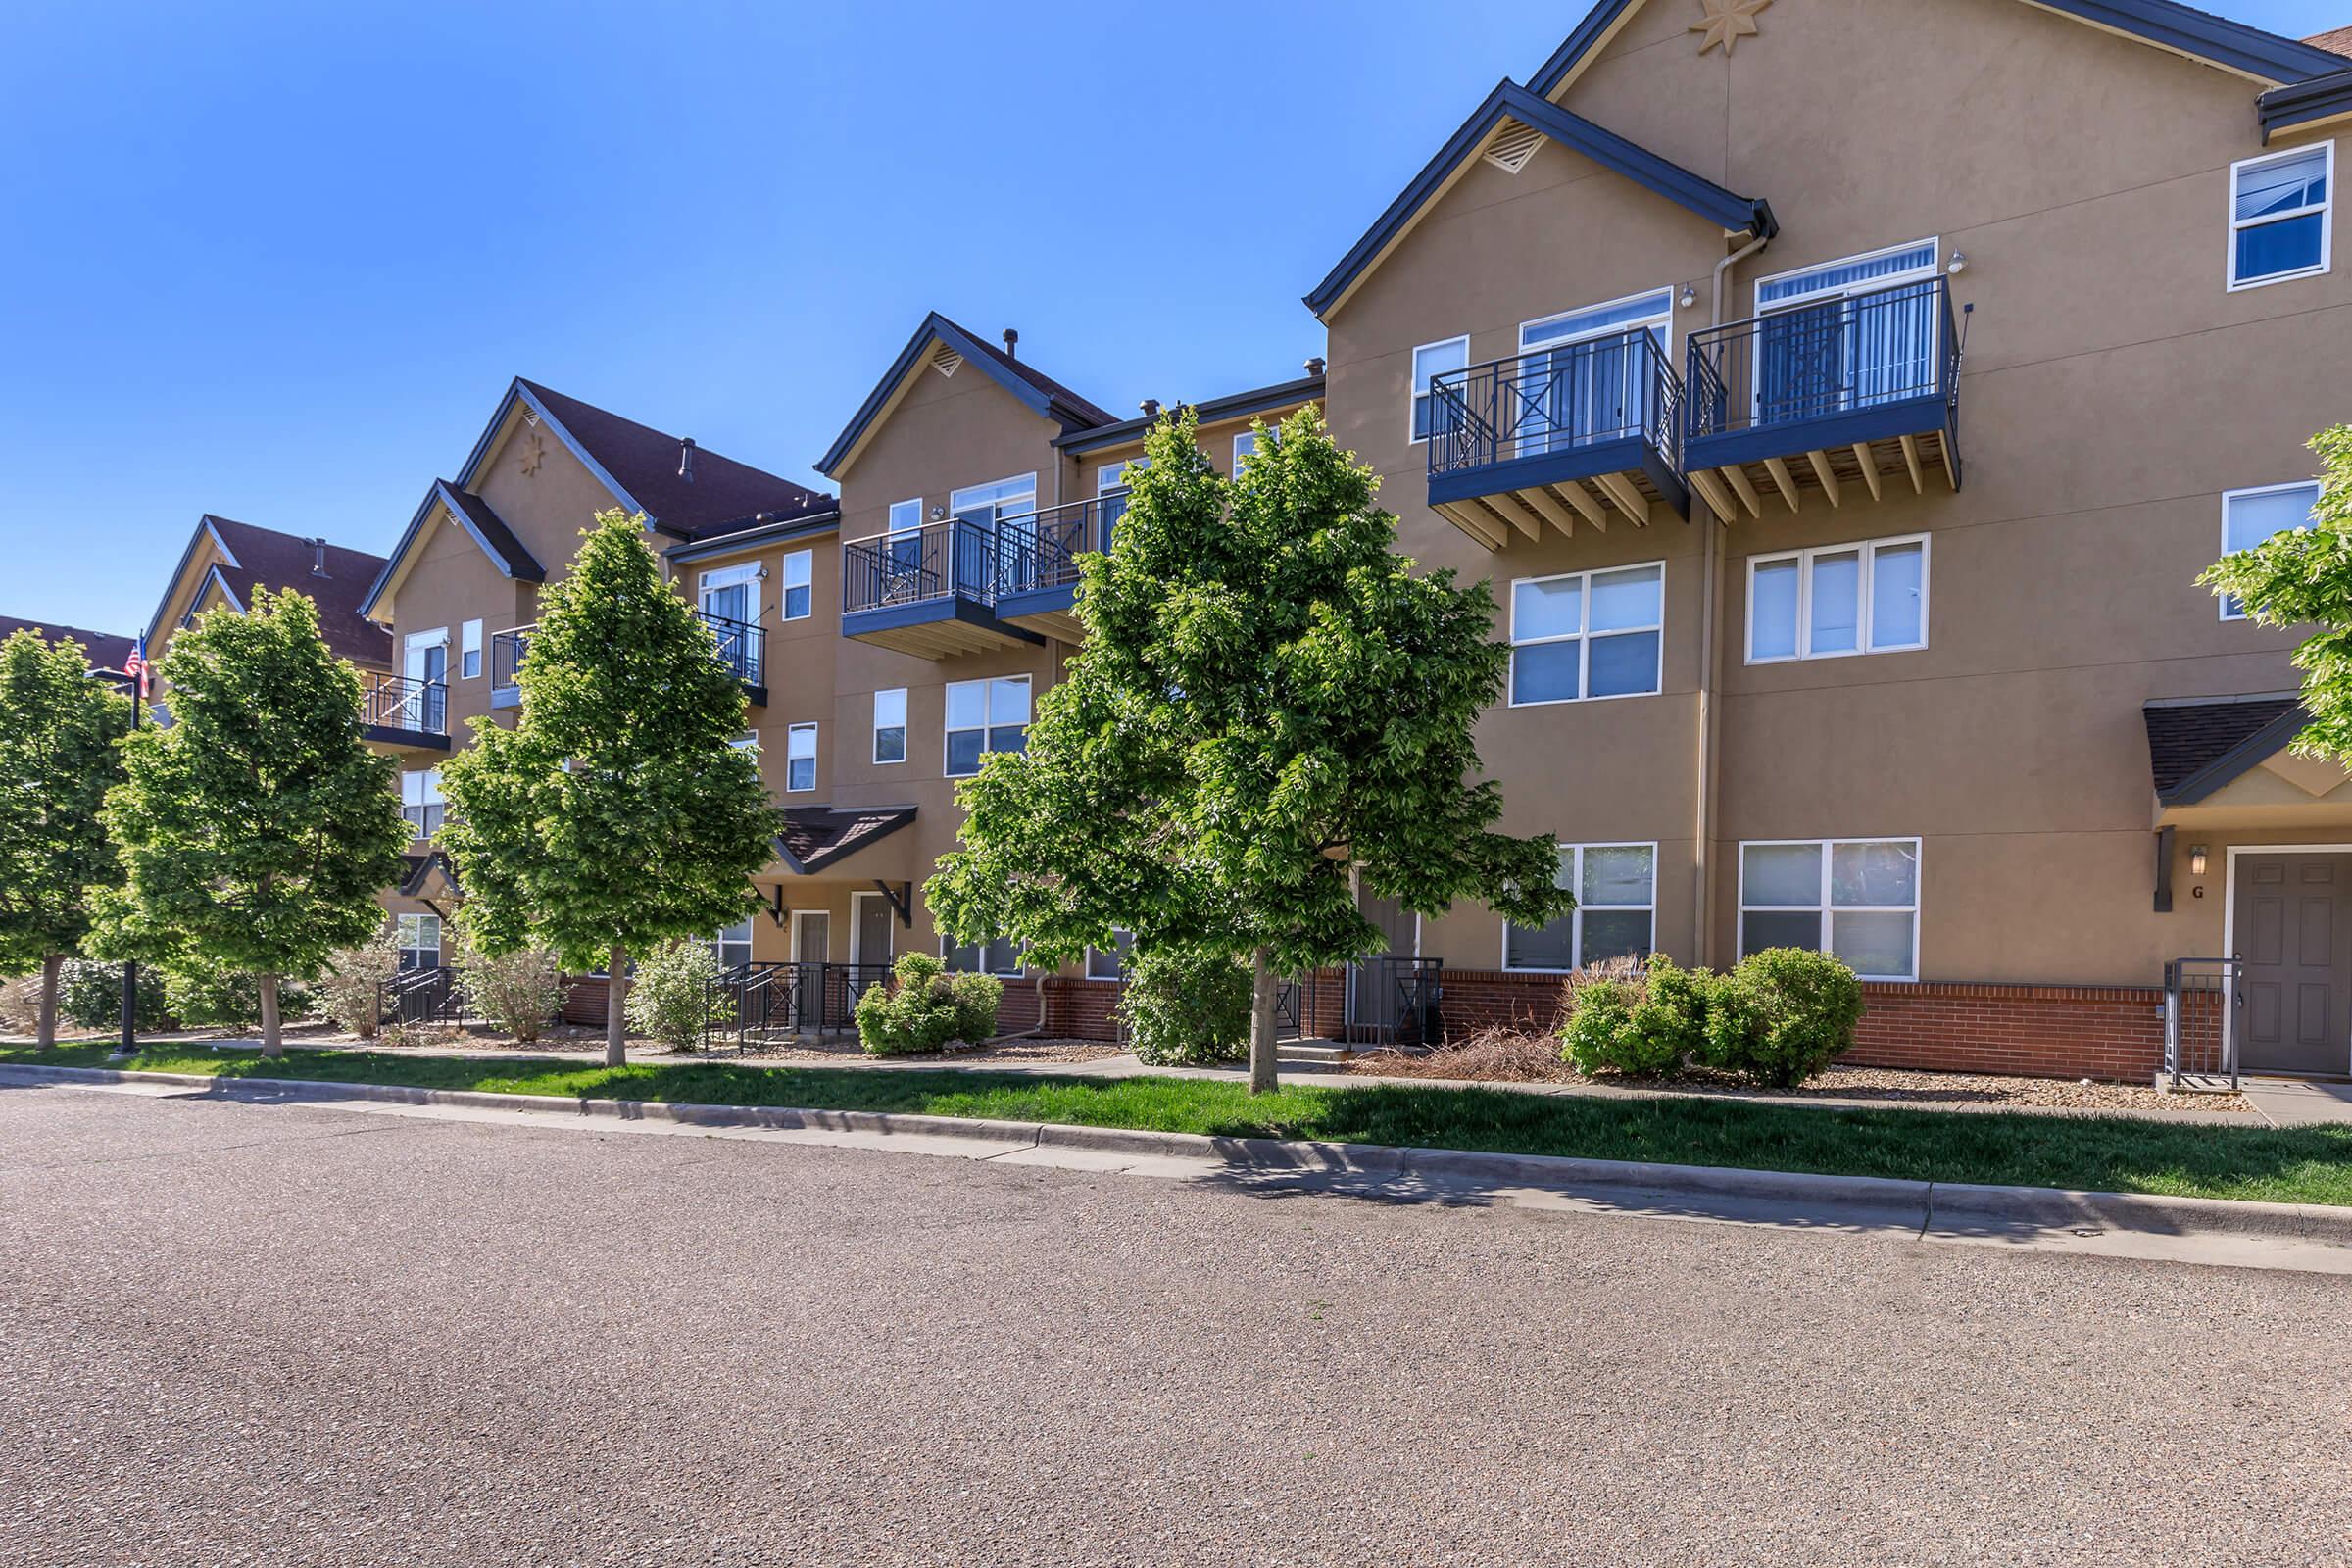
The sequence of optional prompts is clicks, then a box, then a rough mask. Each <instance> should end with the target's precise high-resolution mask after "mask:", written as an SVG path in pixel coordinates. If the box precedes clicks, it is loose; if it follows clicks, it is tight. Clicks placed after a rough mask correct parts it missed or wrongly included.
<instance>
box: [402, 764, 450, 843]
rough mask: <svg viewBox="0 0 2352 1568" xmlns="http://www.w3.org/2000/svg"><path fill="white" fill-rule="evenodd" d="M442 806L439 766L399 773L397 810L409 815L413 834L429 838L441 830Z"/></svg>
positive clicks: (403, 814) (410, 828)
mask: <svg viewBox="0 0 2352 1568" xmlns="http://www.w3.org/2000/svg"><path fill="white" fill-rule="evenodd" d="M442 809H443V808H442V802H441V770H440V769H439V768H437V767H428V768H426V769H425V770H424V771H423V772H421V773H403V774H401V775H400V814H401V815H402V816H404V817H406V818H407V819H408V823H409V831H410V832H411V833H412V834H414V835H415V836H416V837H417V838H420V839H429V838H431V837H432V836H433V835H434V834H436V833H438V832H440V831H441V816H442Z"/></svg>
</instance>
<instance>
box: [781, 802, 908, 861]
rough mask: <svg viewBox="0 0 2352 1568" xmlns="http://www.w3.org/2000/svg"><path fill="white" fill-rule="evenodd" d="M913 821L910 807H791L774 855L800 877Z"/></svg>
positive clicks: (885, 836)
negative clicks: (781, 859)
mask: <svg viewBox="0 0 2352 1568" xmlns="http://www.w3.org/2000/svg"><path fill="white" fill-rule="evenodd" d="M913 820H914V808H913V807H911V806H877V807H866V808H864V809H850V808H848V807H834V806H794V807H788V808H786V809H785V811H784V831H783V832H781V833H779V834H777V835H776V854H777V855H778V856H780V857H781V858H783V861H784V863H785V864H786V865H788V866H790V867H791V868H792V869H793V870H794V871H796V872H798V873H800V874H801V875H803V876H809V875H811V874H812V873H814V872H817V871H821V870H823V869H824V868H825V867H826V866H828V865H831V864H832V863H833V862H834V861H836V860H838V859H841V858H844V857H846V856H849V855H852V854H855V853H856V852H858V850H862V849H864V848H865V847H866V846H867V845H869V844H871V843H873V842H875V841H876V840H877V839H885V838H888V837H889V836H890V835H891V834H893V833H896V832H897V831H898V830H899V829H901V828H903V827H905V826H906V825H907V823H909V822H911V821H913Z"/></svg>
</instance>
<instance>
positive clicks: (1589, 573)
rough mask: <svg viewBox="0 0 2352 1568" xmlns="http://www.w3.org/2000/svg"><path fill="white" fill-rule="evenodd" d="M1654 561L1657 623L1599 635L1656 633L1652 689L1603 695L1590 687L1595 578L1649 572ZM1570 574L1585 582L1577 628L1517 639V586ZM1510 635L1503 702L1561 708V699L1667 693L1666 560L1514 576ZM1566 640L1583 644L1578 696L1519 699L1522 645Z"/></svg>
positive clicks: (1587, 700)
mask: <svg viewBox="0 0 2352 1568" xmlns="http://www.w3.org/2000/svg"><path fill="white" fill-rule="evenodd" d="M1653 566H1654V567H1656V568H1657V573H1658V619H1657V623H1656V624H1655V625H1652V626H1615V627H1611V628H1610V629H1609V630H1607V631H1604V632H1601V633H1599V634H1598V635H1600V636H1603V637H1623V636H1638V635H1640V634H1642V633H1643V632H1655V633H1656V634H1657V638H1658V652H1657V674H1656V675H1655V676H1654V677H1653V678H1652V682H1651V686H1650V689H1649V690H1648V691H1645V692H1610V693H1608V694H1606V695H1605V696H1600V697H1595V696H1593V692H1592V687H1593V680H1592V675H1593V636H1594V633H1593V631H1592V629H1591V626H1592V620H1593V578H1594V577H1605V576H1608V575H1610V574H1612V573H1615V572H1620V571H1645V570H1647V569H1649V568H1650V567H1653ZM1566 577H1577V578H1581V579H1583V580H1584V587H1583V589H1582V590H1581V591H1580V593H1579V595H1578V600H1577V629H1576V630H1575V631H1573V632H1562V633H1559V634H1557V635H1554V636H1550V637H1536V638H1530V639H1529V640H1528V641H1527V642H1526V643H1525V644H1522V643H1521V642H1520V640H1519V585H1520V584H1521V583H1523V582H1558V581H1560V580H1561V579H1563V578H1566ZM1509 635H1510V639H1511V662H1510V664H1509V665H1508V666H1507V667H1506V668H1505V669H1504V671H1503V699H1504V703H1503V706H1505V707H1506V708H1557V707H1559V706H1560V705H1561V704H1563V703H1621V702H1626V701H1629V700H1631V699H1635V698H1641V697H1661V696H1664V695H1665V692H1666V563H1665V562H1664V561H1662V560H1660V561H1631V562H1627V563H1626V564H1623V565H1620V566H1589V567H1587V568H1585V569H1584V570H1582V571H1549V572H1545V573H1544V574H1543V575H1541V576H1536V577H1513V578H1512V579H1511V599H1510V626H1509ZM1565 642H1577V643H1582V644H1584V646H1583V647H1582V648H1580V649H1579V650H1578V651H1577V667H1576V689H1577V693H1578V695H1577V696H1574V697H1539V698H1535V699H1533V700H1531V701H1528V702H1524V703H1523V702H1521V701H1520V700H1519V696H1518V687H1519V680H1518V675H1519V650H1520V648H1521V647H1523V646H1524V647H1529V648H1543V647H1545V646H1548V645H1550V644H1553V643H1565Z"/></svg>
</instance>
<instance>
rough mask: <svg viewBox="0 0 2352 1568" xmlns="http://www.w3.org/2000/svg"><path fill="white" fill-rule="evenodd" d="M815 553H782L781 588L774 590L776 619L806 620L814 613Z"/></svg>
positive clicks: (795, 551) (799, 551)
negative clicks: (782, 576) (782, 579)
mask: <svg viewBox="0 0 2352 1568" xmlns="http://www.w3.org/2000/svg"><path fill="white" fill-rule="evenodd" d="M815 582H816V553H815V552H814V551H809V550H787V551H786V552H784V581H783V586H781V587H779V588H778V589H777V590H776V618H777V619H779V620H807V619H808V618H809V615H811V614H812V613H815V609H816V606H815V598H816V589H815V586H814V585H815Z"/></svg>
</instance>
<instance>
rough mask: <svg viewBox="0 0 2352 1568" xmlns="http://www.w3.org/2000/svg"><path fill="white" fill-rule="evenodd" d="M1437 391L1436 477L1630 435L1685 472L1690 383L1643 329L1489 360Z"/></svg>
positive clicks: (1432, 443)
mask: <svg viewBox="0 0 2352 1568" xmlns="http://www.w3.org/2000/svg"><path fill="white" fill-rule="evenodd" d="M1429 390H1430V397H1431V407H1432V413H1431V425H1432V428H1431V430H1430V435H1429V471H1430V473H1431V474H1432V475H1433V476H1435V475H1437V474H1441V473H1459V472H1462V471H1465V470H1468V469H1474V468H1485V467H1490V466H1494V465H1495V464H1497V463H1507V462H1510V461H1512V460H1514V459H1518V458H1534V457H1547V456H1550V455H1552V454H1555V453H1567V452H1573V451H1575V450H1577V449H1578V448H1580V447H1589V446H1596V445H1599V444H1601V443H1603V442H1608V441H1622V440H1625V439H1627V438H1629V437H1632V436H1640V437H1642V439H1644V440H1646V441H1647V442H1648V443H1649V444H1650V446H1651V447H1652V448H1653V449H1655V450H1656V451H1657V452H1658V453H1659V454H1660V455H1661V456H1663V457H1664V458H1665V459H1666V461H1667V463H1668V465H1669V466H1672V467H1674V468H1676V469H1680V467H1681V466H1682V464H1681V460H1680V449H1681V438H1680V434H1679V428H1680V424H1681V421H1680V419H1679V418H1678V417H1676V416H1677V412H1678V409H1679V405H1680V404H1681V401H1682V391H1683V389H1682V382H1681V381H1680V380H1679V379H1678V378H1677V377H1676V375H1675V373H1674V367H1673V366H1671V365H1669V364H1668V363H1667V360H1666V351H1665V349H1664V348H1663V347H1661V346H1660V344H1659V342H1658V339H1657V337H1656V335H1655V334H1654V333H1652V332H1651V331H1650V330H1649V328H1647V327H1645V326H1637V327H1632V328H1629V329H1628V330H1626V331H1623V332H1611V333H1609V334H1607V335H1606V336H1603V337H1593V338H1585V339H1582V340H1580V341H1578V342H1574V343H1561V344H1557V345H1555V346H1553V347H1550V348H1542V349H1531V350H1529V351H1528V352H1527V353H1525V354H1515V355H1513V356H1512V357H1511V358H1509V359H1507V360H1489V361H1488V362H1487V363H1486V364H1484V365H1473V366H1471V367H1469V368H1467V369H1461V370H1453V371H1449V372H1448V373H1446V374H1445V375H1441V376H1437V377H1435V378H1433V379H1432V380H1431V381H1430V384H1429Z"/></svg>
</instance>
